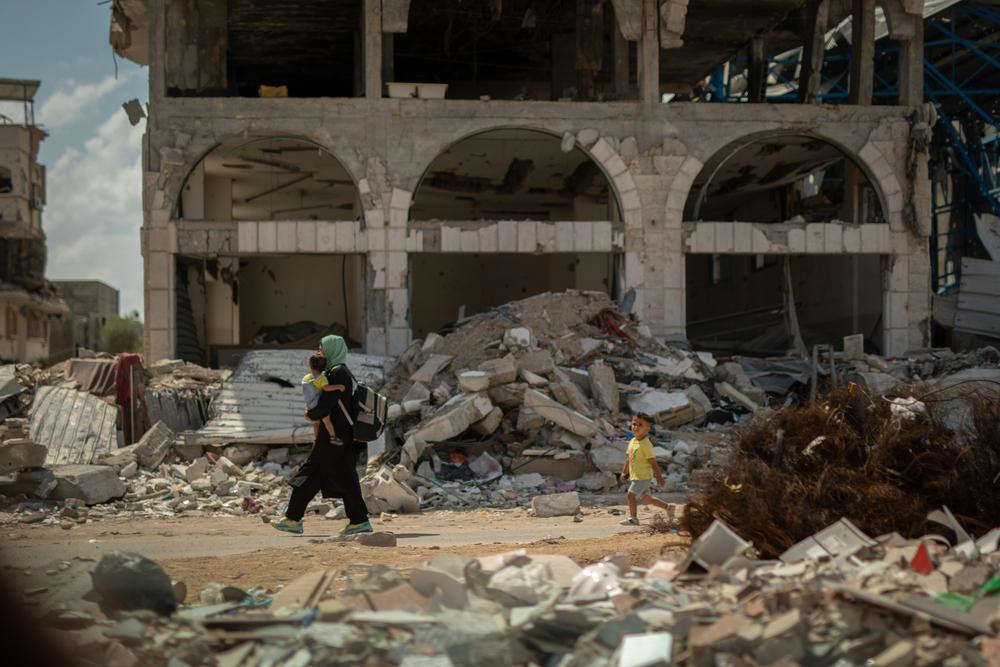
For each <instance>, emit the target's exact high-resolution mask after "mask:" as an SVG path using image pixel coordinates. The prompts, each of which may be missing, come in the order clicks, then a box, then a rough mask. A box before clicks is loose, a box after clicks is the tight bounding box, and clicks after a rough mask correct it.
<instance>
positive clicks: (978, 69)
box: [709, 1, 1000, 293]
mask: <svg viewBox="0 0 1000 667" xmlns="http://www.w3.org/2000/svg"><path fill="white" fill-rule="evenodd" d="M924 33H925V39H924V95H925V98H926V99H927V100H928V101H929V102H932V103H933V104H934V106H935V108H936V109H937V113H938V122H937V124H936V125H935V133H936V136H935V142H934V146H935V149H936V151H935V152H934V153H933V155H932V163H933V164H932V182H933V189H932V192H933V194H932V216H931V244H930V248H929V251H930V254H931V267H932V279H933V284H934V288H935V289H936V290H937V291H938V292H939V293H945V292H948V291H951V290H953V289H955V288H956V287H958V284H959V282H960V279H961V275H960V269H961V260H960V258H961V257H962V256H964V255H966V254H968V253H969V252H970V250H971V249H972V247H973V245H974V243H975V239H977V238H978V237H977V235H976V233H975V231H974V227H975V223H974V216H975V214H976V213H982V212H991V213H993V214H995V215H998V216H1000V10H998V9H995V8H994V7H993V6H990V5H980V4H977V3H976V2H972V1H966V2H960V3H958V4H955V5H952V6H951V7H949V8H948V9H946V10H944V11H943V12H940V13H938V14H936V15H934V16H932V17H928V18H926V19H925V20H924ZM899 52H900V49H899V47H898V45H897V44H896V43H894V42H893V41H892V40H890V39H882V40H880V41H879V42H878V44H876V51H875V58H876V61H875V62H876V71H875V82H874V83H875V85H874V92H873V97H874V103H875V104H895V103H896V102H897V100H898V97H899V85H898V71H899V67H898V63H899ZM800 53H801V52H796V53H795V54H793V55H792V56H791V57H785V58H772V59H771V60H770V61H769V62H768V86H767V96H766V100H767V101H768V102H772V103H782V102H794V101H795V100H796V98H797V95H798V81H797V75H798V66H799V58H800ZM850 69H851V67H850V48H849V46H848V45H846V44H842V43H840V42H838V43H836V44H835V45H834V46H832V47H831V48H829V49H828V50H827V52H826V54H825V56H824V60H823V70H822V75H821V76H822V82H821V85H820V90H821V99H822V101H823V102H824V103H826V104H837V103H845V102H846V101H847V99H848V94H849V91H848V72H850ZM747 71H748V58H747V57H746V56H738V57H735V58H733V59H732V60H730V61H729V63H727V65H726V66H724V67H722V68H720V69H719V70H718V71H717V72H716V73H715V74H714V75H713V76H712V77H711V79H710V82H709V90H710V91H711V93H712V100H713V101H717V102H746V101H748V95H747V93H746V91H745V87H746V86H745V83H746V72H747Z"/></svg>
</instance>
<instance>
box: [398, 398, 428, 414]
mask: <svg viewBox="0 0 1000 667" xmlns="http://www.w3.org/2000/svg"><path fill="white" fill-rule="evenodd" d="M426 404H427V402H426V401H416V400H414V401H403V405H401V406H400V407H401V408H402V410H403V413H404V414H408V415H412V414H416V413H418V412H420V410H421V409H422V408H423V407H424V405H426Z"/></svg>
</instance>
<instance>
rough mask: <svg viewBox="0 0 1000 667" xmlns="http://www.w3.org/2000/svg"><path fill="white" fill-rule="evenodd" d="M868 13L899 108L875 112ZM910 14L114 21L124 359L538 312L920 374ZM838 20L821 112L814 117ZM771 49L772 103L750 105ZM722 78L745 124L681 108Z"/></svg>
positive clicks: (539, 9) (375, 336)
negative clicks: (795, 51)
mask: <svg viewBox="0 0 1000 667" xmlns="http://www.w3.org/2000/svg"><path fill="white" fill-rule="evenodd" d="M876 4H878V5H879V6H880V7H881V8H882V10H883V12H885V15H888V17H889V18H890V21H889V30H890V34H891V37H892V38H893V39H895V40H896V42H897V43H898V56H896V60H894V62H895V63H897V68H896V69H897V70H898V72H897V74H898V77H899V81H900V83H899V85H898V86H897V87H896V91H897V92H896V93H895V96H894V97H893V98H891V99H885V98H880V99H879V102H880V104H879V105H877V106H876V105H873V103H872V102H873V98H872V90H873V70H874V58H873V53H874V39H875V35H874V31H873V30H872V25H873V22H874V21H875V15H876V14H875V9H876ZM807 5H808V6H807ZM817 5H822V8H823V12H822V14H823V15H822V16H821V17H819V18H818V14H817V12H816V11H815V6H817ZM922 6H923V3H922V2H919V1H918V2H912V1H905V0H885V1H884V2H878V3H876V1H875V0H858V1H857V2H853V3H850V2H842V1H840V0H828V1H827V2H822V3H805V2H802V1H801V0H767V1H766V2H755V3H744V2H733V1H732V0H694V1H693V2H690V3H688V2H687V1H686V0H666V1H658V0H613V1H612V2H580V1H578V2H568V1H562V2H555V1H552V2H534V1H527V0H523V1H518V2H513V3H497V2H486V1H485V0H483V1H476V2H463V3H458V2H445V3H441V2H434V3H431V2H426V1H424V0H413V1H411V0H381V1H379V0H366V1H364V2H362V1H360V0H352V1H337V2H311V1H307V0H303V1H301V2H296V3H295V4H294V6H293V7H292V8H290V7H289V6H288V5H287V3H281V4H275V3H267V2H263V1H262V0H202V1H200V2H180V1H179V0H148V2H147V1H143V0H115V2H114V3H113V7H112V20H111V42H112V45H113V46H114V47H115V49H116V51H117V53H118V54H119V55H121V56H124V57H126V58H129V59H131V60H133V61H135V62H137V63H140V64H143V65H148V66H149V80H150V94H149V119H148V124H147V130H146V138H145V142H144V150H145V154H144V162H143V164H144V181H143V183H144V186H143V202H144V222H143V232H142V248H143V257H144V266H145V285H144V289H145V307H146V313H145V323H146V329H145V332H146V333H145V336H146V340H145V346H146V352H147V354H148V355H149V356H151V357H152V358H162V357H182V358H185V359H188V360H190V361H196V362H198V363H211V362H215V361H217V359H218V355H219V354H220V353H221V352H224V351H226V350H233V349H239V348H241V347H242V348H246V347H248V346H250V345H255V346H258V347H259V346H261V344H263V343H268V341H270V344H273V345H276V346H277V345H281V344H282V343H281V340H280V339H279V338H280V337H272V338H268V332H269V331H271V330H273V329H275V328H276V327H278V328H280V327H282V326H285V325H290V324H291V325H300V329H299V330H296V331H298V332H299V334H301V335H299V334H296V335H294V336H286V337H285V338H286V339H291V338H296V337H297V338H298V339H303V338H304V337H306V336H307V335H308V334H310V333H312V332H311V331H310V330H309V326H308V323H310V322H314V323H317V324H318V325H321V326H323V327H330V326H333V327H335V328H336V329H337V330H339V331H342V332H344V333H346V334H348V336H349V337H350V338H351V339H352V340H353V341H355V342H356V343H358V344H359V345H361V346H362V347H363V349H364V351H365V352H367V353H369V354H378V355H384V354H399V353H400V352H402V351H403V350H404V349H405V348H406V347H407V344H408V343H409V342H410V341H411V340H412V339H414V338H418V337H422V336H424V335H426V334H427V333H428V332H430V331H435V330H437V329H439V328H440V327H442V326H443V325H447V324H448V323H450V322H453V321H455V320H458V319H461V317H462V316H464V315H468V314H472V313H475V312H481V311H483V310H485V309H488V308H490V307H492V306H496V305H499V304H502V303H505V302H507V301H510V300H513V299H518V298H523V297H525V296H529V295H531V294H536V293H541V292H545V291H559V290H562V289H566V288H579V289H596V290H601V291H605V292H607V293H608V294H609V295H610V296H612V297H613V298H615V299H619V300H622V302H623V303H628V304H630V307H631V309H632V310H633V311H634V312H635V313H636V314H637V315H638V316H639V317H640V318H641V319H642V320H643V321H644V322H646V323H648V324H649V326H650V327H651V329H652V332H653V333H654V334H655V335H659V336H673V335H678V336H682V335H687V336H688V337H690V338H691V339H692V340H693V341H696V342H697V343H698V344H699V345H701V346H703V347H709V346H710V344H711V343H712V342H713V341H715V342H718V343H719V345H726V346H728V347H729V349H733V347H734V345H732V343H733V342H734V341H735V342H736V343H739V342H740V341H745V340H749V339H756V340H758V341H762V342H761V343H760V344H759V345H758V346H757V347H758V348H760V347H764V348H767V345H768V341H769V339H768V332H769V331H771V329H773V328H774V327H779V328H781V330H782V331H784V330H785V329H786V328H790V327H787V326H786V322H785V320H786V319H787V318H788V313H789V312H790V311H791V312H792V313H794V314H795V315H796V316H795V317H794V318H792V319H794V320H795V328H797V329H801V331H802V335H803V337H805V338H806V339H807V341H808V342H809V343H822V342H834V341H839V339H840V337H841V336H843V335H845V334H853V333H857V332H863V333H864V334H865V337H866V339H868V341H869V342H870V343H871V345H872V346H874V348H875V350H877V351H878V352H881V353H883V354H888V355H894V354H901V353H903V352H904V351H906V350H909V349H913V348H919V347H926V346H927V345H929V343H930V316H931V313H930V311H931V296H930V288H929V286H930V266H929V257H928V252H927V247H928V236H929V233H930V189H929V181H928V178H927V167H926V165H927V152H926V145H927V135H928V133H929V131H930V130H929V128H930V126H931V124H932V123H933V118H932V117H931V116H932V115H933V114H932V113H930V112H928V111H927V109H926V107H924V106H923V94H922V76H921V63H922V53H923V48H922V41H921V40H922V18H921V10H922ZM810 7H811V8H812V9H810ZM854 10H857V11H854ZM852 12H853V14H852ZM881 16H883V13H882V12H880V13H879V17H881ZM842 20H848V22H851V21H853V27H854V30H853V34H854V35H855V37H854V38H853V40H852V41H853V46H851V48H850V51H851V56H852V58H851V63H852V64H851V69H850V72H849V76H846V77H844V80H847V79H849V95H848V97H847V99H845V100H844V102H845V103H844V104H839V105H826V104H818V103H817V101H818V99H819V98H818V96H817V95H815V94H810V93H809V91H816V90H818V89H819V84H820V78H821V69H822V61H823V58H822V57H821V55H817V54H822V53H823V47H824V40H825V30H826V26H828V25H830V26H833V25H837V24H838V23H840V22H841V21H842ZM800 46H803V47H804V52H805V53H806V60H805V62H803V65H802V67H801V68H799V69H800V70H801V71H800V74H801V78H800V80H799V81H798V83H799V84H800V85H799V88H800V90H801V92H802V93H803V94H801V95H800V96H799V98H800V100H798V101H797V102H795V101H793V102H792V103H785V104H776V103H772V102H765V101H763V100H765V97H764V95H763V90H764V85H763V84H764V82H763V79H762V77H763V76H764V75H765V74H766V67H764V65H765V64H766V60H767V56H768V55H770V54H774V53H782V52H785V51H787V50H789V49H792V48H796V47H800ZM741 53H749V54H750V55H751V56H753V58H751V60H752V62H751V66H750V67H749V70H748V71H749V72H750V73H751V75H750V80H749V82H748V87H749V90H750V92H749V94H748V96H747V99H746V100H745V102H746V103H743V104H707V103H703V102H701V101H698V100H702V99H705V97H706V96H704V95H700V94H699V91H701V90H702V89H703V88H704V85H705V81H706V77H708V76H709V75H710V74H712V73H713V71H715V70H716V68H718V67H719V64H720V63H725V62H727V61H728V60H730V59H731V58H733V57H734V56H736V55H738V54H741ZM754 54H756V55H754ZM810 54H811V55H810ZM810 58H811V59H810ZM318 285H324V286H328V287H327V288H326V289H324V290H323V291H322V292H321V291H320V290H318V289H317V286H318ZM789 304H794V305H795V306H796V308H792V309H789V308H788V305H789ZM771 344H773V346H774V347H776V348H781V349H782V350H784V349H787V348H786V346H784V345H783V344H779V343H778V342H773V341H772V342H771Z"/></svg>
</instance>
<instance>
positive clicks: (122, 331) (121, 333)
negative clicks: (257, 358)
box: [101, 313, 142, 354]
mask: <svg viewBox="0 0 1000 667" xmlns="http://www.w3.org/2000/svg"><path fill="white" fill-rule="evenodd" d="M136 314H138V313H136ZM101 351H102V352H109V353H111V354H118V353H119V352H141V351H142V322H139V321H137V320H136V319H133V318H132V317H128V318H121V317H112V318H111V319H109V320H108V321H107V322H105V323H104V326H103V327H102V328H101Z"/></svg>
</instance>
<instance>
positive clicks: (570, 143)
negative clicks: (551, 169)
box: [559, 132, 576, 153]
mask: <svg viewBox="0 0 1000 667" xmlns="http://www.w3.org/2000/svg"><path fill="white" fill-rule="evenodd" d="M574 148H576V135H574V134H573V133H572V132H563V135H562V141H561V142H559V149H560V150H561V151H562V152H563V153H572V152H573V149H574Z"/></svg>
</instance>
